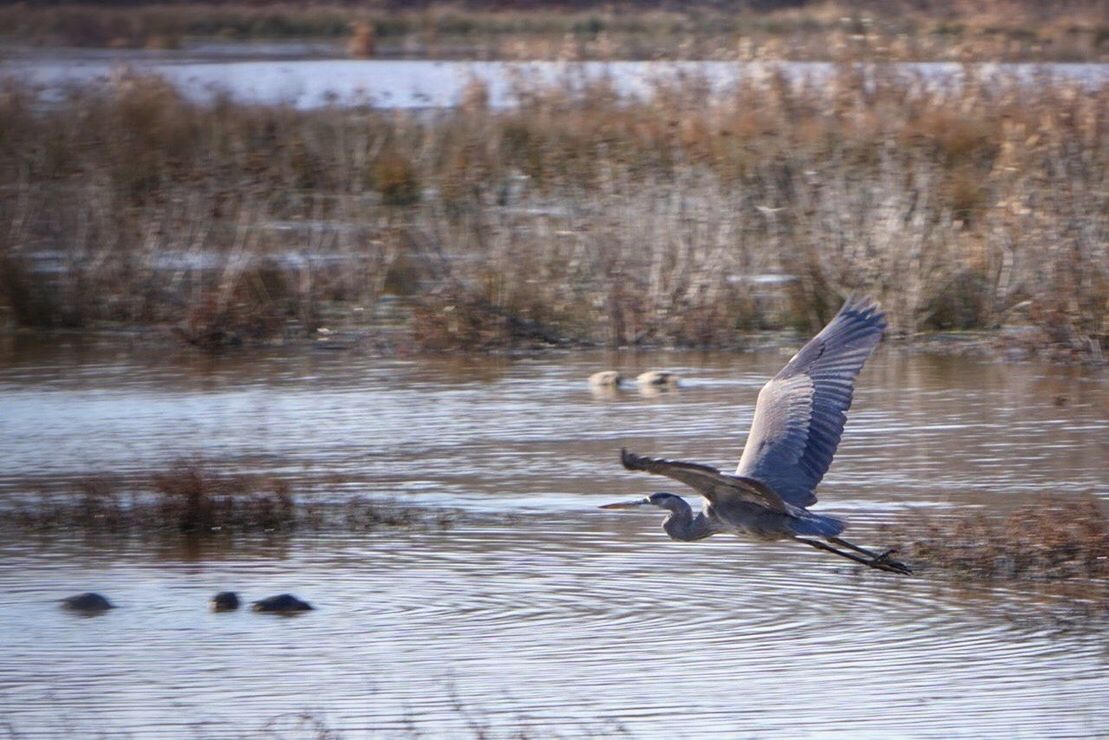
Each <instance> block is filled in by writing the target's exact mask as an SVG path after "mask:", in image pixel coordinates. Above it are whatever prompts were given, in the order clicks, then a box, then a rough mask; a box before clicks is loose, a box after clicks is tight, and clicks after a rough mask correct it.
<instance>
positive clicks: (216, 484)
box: [0, 460, 455, 536]
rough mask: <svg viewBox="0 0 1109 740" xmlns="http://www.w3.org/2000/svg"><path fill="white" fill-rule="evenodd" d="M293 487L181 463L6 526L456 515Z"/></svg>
mask: <svg viewBox="0 0 1109 740" xmlns="http://www.w3.org/2000/svg"><path fill="white" fill-rule="evenodd" d="M299 485H301V486H302V487H304V486H306V485H307V484H303V483H302V484H299ZM293 487H294V484H293V483H291V482H290V481H287V480H283V479H281V478H276V477H272V476H263V475H245V474H231V473H225V472H221V471H219V470H217V469H216V468H214V467H213V466H211V465H208V464H205V463H202V462H200V461H197V460H189V461H181V462H178V463H176V464H174V465H173V466H171V467H170V468H169V469H168V470H166V471H164V472H161V473H158V474H155V475H152V476H150V477H149V478H148V479H145V480H135V481H120V480H113V479H111V478H109V477H105V476H91V477H89V478H87V479H86V480H83V481H80V482H79V483H77V484H76V485H75V487H74V489H73V490H71V491H55V492H53V493H42V494H40V495H37V496H34V497H23V498H21V499H19V500H17V501H16V502H15V503H14V504H13V505H12V506H10V507H8V508H6V510H5V512H4V516H3V517H0V522H2V525H0V526H3V527H8V528H14V529H16V530H19V531H23V532H29V531H33V532H51V531H88V532H94V533H112V534H127V533H136V534H151V533H159V532H160V533H170V534H172V533H183V534H187V535H194V536H209V535H215V534H224V535H230V534H236V533H249V532H254V533H257V532H267V533H282V532H284V533H288V532H293V531H296V530H308V531H319V530H323V529H332V528H339V529H342V530H344V531H365V530H370V529H374V528H377V527H382V526H386V527H422V526H429V525H431V526H438V527H446V526H449V525H450V523H451V521H452V519H453V518H454V517H455V513H454V512H447V511H439V512H432V511H428V510H424V509H421V508H419V507H415V506H408V505H400V504H396V503H393V502H389V501H385V500H380V499H369V498H366V497H361V496H359V497H353V498H346V499H344V500H341V501H339V500H336V501H331V502H322V501H320V500H318V499H313V498H312V497H311V496H303V495H302V496H296V495H294V494H293Z"/></svg>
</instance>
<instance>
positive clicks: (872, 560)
mask: <svg viewBox="0 0 1109 740" xmlns="http://www.w3.org/2000/svg"><path fill="white" fill-rule="evenodd" d="M794 539H795V540H797V541H798V542H804V543H805V544H806V545H812V546H813V547H815V548H816V549H818V550H825V551H826V552H831V553H835V554H836V555H839V556H840V557H841V558H847V559H848V560H854V561H855V562H856V563H862V564H863V565H865V566H867V567H869V568H877V569H878V570H885V571H888V572H890V573H899V574H901V575H903V576H907V575H909V574H911V573H912V572H913V571H912V570H911V569H910V568H909V566H907V565H905V564H904V563H899V562H898V561H896V560H891V559H890V554H891V553H892V552H893V550H889V551H887V552H884V553H881V554H876V553H872V552H870V551H869V550H864V549H863V548H861V547H858V546H856V545H851V544H849V543H848V542H847V541H846V540H840V539H839V538H834V541H835V542H837V544H838V543H841V542H842V543H843V544H844V545H847V546H848V547H850V548H851V549H852V550H856V551H858V552H861V553H864V554H866V555H868V556H869V557H868V558H864V557H860V556H858V555H855V554H853V553H850V552H844V551H843V550H837V549H836V548H834V547H832V546H831V545H826V544H824V543H823V542H820V541H819V540H807V539H805V538H804V537H794ZM828 539H830V540H831V539H833V538H831V537H829V538H828Z"/></svg>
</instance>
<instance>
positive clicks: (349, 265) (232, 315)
mask: <svg viewBox="0 0 1109 740" xmlns="http://www.w3.org/2000/svg"><path fill="white" fill-rule="evenodd" d="M616 7H619V8H620V10H619V11H618V10H615V9H614V8H616ZM676 7H677V6H675V5H670V4H662V3H659V4H656V3H634V4H621V5H619V6H612V7H605V8H604V9H597V8H596V7H594V6H593V5H592V4H589V3H558V4H548V3H514V4H512V6H511V9H508V8H506V7H501V6H497V5H493V4H477V3H456V4H451V5H442V4H437V3H426V4H415V3H396V4H389V3H346V4H344V3H328V4H319V5H301V4H271V3H249V4H248V3H213V4H197V3H185V2H181V3H172V2H164V3H160V4H157V5H150V4H145V3H119V4H113V5H111V6H105V5H102V4H91V3H90V4H64V3H59V4H50V3H36V4H35V5H4V6H0V28H2V29H4V32H5V34H6V35H8V36H19V37H20V38H21V39H23V40H24V42H26V41H27V40H34V41H35V42H36V43H37V42H41V43H44V44H46V43H61V44H66V45H92V46H157V47H159V48H164V47H167V46H168V47H172V46H176V45H178V44H180V43H182V40H183V39H189V38H194V37H213V36H214V37H226V38H231V39H259V38H297V39H306V38H320V37H330V38H335V39H339V40H340V41H341V45H340V47H337V48H340V49H341V52H340V53H342V54H355V55H356V56H367V55H374V56H381V55H384V54H386V53H387V52H388V51H389V44H390V43H391V42H390V41H389V40H390V39H394V40H395V41H396V43H395V44H393V50H394V51H395V52H396V53H404V52H405V50H406V49H407V51H408V52H410V53H413V54H418V55H424V56H433V57H436V56H446V57H451V56H458V55H465V56H478V57H489V58H511V59H517V58H524V59H546V58H568V59H588V58H603V59H623V58H650V59H654V58H658V59H668V58H697V59H736V60H741V59H810V58H819V59H831V60H835V61H836V62H839V64H837V66H836V67H835V68H834V70H833V72H832V73H831V75H830V76H829V77H828V78H827V79H823V78H822V79H810V80H808V81H804V80H800V79H793V78H790V77H789V76H788V75H787V74H785V73H784V72H781V71H774V70H773V68H770V69H769V71H767V72H766V73H765V74H761V75H746V76H744V78H743V80H742V82H741V83H740V84H739V85H738V86H737V87H736V88H735V89H734V90H733V91H730V92H728V93H727V94H715V93H713V92H712V90H711V89H710V85H709V83H708V82H707V81H706V80H704V79H700V78H698V77H697V76H696V75H691V76H686V77H685V78H679V79H678V80H677V81H674V82H669V83H657V84H656V85H655V86H654V89H653V90H652V91H651V93H650V94H648V95H646V96H644V97H642V98H635V99H632V98H628V97H626V96H621V95H619V94H618V93H617V91H616V90H615V89H614V88H613V86H612V85H611V84H608V83H606V82H604V81H599V82H594V83H591V84H588V85H586V86H584V88H583V87H582V86H580V85H570V84H569V83H567V84H556V85H553V86H546V87H541V88H540V87H533V86H526V85H524V84H523V83H522V82H521V84H520V87H519V88H518V89H517V90H516V93H515V95H516V98H517V100H518V101H519V103H518V105H515V106H512V107H508V108H495V107H492V106H490V104H489V94H488V90H486V89H485V87H484V86H483V85H482V84H481V83H480V82H477V81H475V82H474V83H472V84H471V85H470V87H469V88H468V89H467V90H466V91H465V92H464V94H463V96H462V99H461V102H460V104H459V105H458V106H457V107H454V108H450V109H436V110H420V111H401V110H386V109H378V108H374V107H372V106H369V105H367V106H363V107H357V108H342V107H337V106H336V107H327V108H322V109H316V110H296V109H293V108H292V107H290V106H280V105H273V106H270V105H256V104H248V103H244V102H237V101H236V100H234V99H233V98H231V97H230V96H224V97H220V98H218V99H217V100H216V101H215V102H214V103H200V102H195V101H191V100H189V99H187V98H185V97H184V96H183V95H182V94H181V93H180V92H178V91H177V90H175V89H174V88H173V87H172V86H171V85H170V84H169V83H167V82H165V81H164V80H162V79H160V78H157V77H154V76H149V75H145V74H142V73H136V72H121V73H120V74H118V75H115V76H114V77H113V79H111V80H107V81H100V82H97V83H95V84H90V85H86V86H84V87H82V88H74V89H70V90H69V91H68V92H67V93H66V94H65V95H63V96H62V97H61V98H60V99H58V100H55V101H52V102H50V103H49V104H44V103H43V101H42V100H41V99H40V97H39V95H38V93H37V91H36V90H35V89H34V88H33V86H31V85H29V84H27V83H25V82H21V81H19V80H18V79H15V78H10V79H8V80H7V81H6V82H4V83H3V88H2V90H0V213H2V218H0V224H2V225H3V228H2V231H0V306H2V307H3V308H2V309H0V310H2V311H3V316H5V317H6V320H7V323H8V324H9V326H13V327H17V328H18V327H22V328H44V327H67V328H82V329H87V328H91V327H100V326H118V325H124V326H153V327H163V328H167V329H170V330H172V331H173V333H175V334H176V335H177V336H180V337H182V338H184V339H185V340H187V341H189V342H191V343H194V344H197V345H200V346H205V347H217V346H222V345H224V344H227V343H236V342H241V341H245V340H252V339H253V340H272V339H274V338H282V337H289V336H298V335H299V336H315V334H316V333H317V332H318V331H319V330H320V329H325V330H330V329H333V328H335V327H355V328H358V329H360V330H363V331H370V332H374V333H376V334H377V335H379V336H382V337H386V338H387V343H388V344H390V345H391V346H398V345H404V346H411V347H415V348H421V349H452V348H458V347H462V348H467V349H477V350H488V349H501V348H507V347H520V346H525V347H533V346H540V345H543V346H545V345H556V346H578V345H600V344H604V345H613V346H685V347H729V346H737V345H739V344H741V343H742V341H743V339H742V337H743V335H744V334H745V333H746V332H749V331H753V330H759V329H769V328H791V327H796V328H801V329H805V330H812V329H814V328H817V327H819V326H820V325H821V324H822V322H823V321H824V320H826V319H827V318H828V316H829V315H830V314H831V312H833V311H834V309H835V308H836V307H837V306H838V303H839V302H840V300H841V298H842V296H843V295H845V294H846V293H847V292H850V291H853V290H858V291H866V292H870V293H873V294H875V295H876V296H877V297H878V298H880V299H881V300H882V301H883V304H884V306H885V307H886V308H887V310H888V311H889V313H890V318H891V326H892V329H893V332H894V333H899V334H902V335H917V334H919V333H921V332H929V331H935V330H969V329H983V330H992V329H997V328H999V327H1002V326H1019V327H1022V329H1023V331H1022V333H1020V334H1018V335H1015V336H1018V337H1019V338H1018V339H1016V340H1013V339H1010V340H1007V341H1019V342H1020V343H1022V344H1024V345H1027V346H1028V347H1029V348H1032V349H1043V350H1045V351H1048V352H1050V353H1052V354H1054V355H1056V356H1059V357H1072V356H1095V357H1100V347H1101V346H1103V344H1104V342H1105V339H1106V337H1107V335H1109V320H1107V307H1109V257H1107V249H1109V247H1107V244H1109V221H1107V216H1109V196H1107V193H1109V189H1107V187H1106V174H1107V167H1106V165H1107V162H1109V156H1107V154H1109V152H1107V136H1106V135H1107V126H1109V91H1107V90H1106V86H1105V85H1104V84H1103V83H1100V82H1096V83H1094V84H1092V85H1091V84H1085V83H1078V82H1075V81H1073V80H1067V79H1064V78H1062V77H1060V76H1058V75H1054V74H1052V72H1051V71H1050V69H1044V70H1043V71H1042V72H1039V73H1037V76H1036V77H1034V78H1033V79H1029V78H1028V77H1021V76H1020V75H1019V74H1018V73H1017V72H1016V71H1014V70H1008V71H1006V69H1005V68H994V69H992V70H989V72H988V73H987V71H986V70H985V69H984V68H983V67H981V66H979V65H977V64H972V63H969V61H968V60H984V59H989V60H1010V59H1022V60H1023V59H1028V60H1044V59H1052V60H1060V59H1082V60H1087V61H1098V60H1101V59H1103V57H1104V54H1105V51H1106V43H1107V41H1106V26H1105V19H1106V18H1107V17H1109V15H1107V14H1106V13H1105V12H1104V11H1105V10H1106V4H1105V3H1099V2H1074V3H1062V4H1059V3H1043V2H1031V1H1030V0H1029V1H1024V2H999V3H928V2H899V3H893V4H887V3H851V4H842V3H840V4H834V3H833V4H827V3H778V2H755V3H738V4H737V3H693V4H682V5H681V8H682V9H681V10H677V9H675V8H676ZM945 29H946V30H945ZM1019 29H1024V31H1020V30H1019ZM152 39H163V40H164V43H163V41H158V42H157V43H155V42H153V41H152ZM459 39H465V40H466V42H467V43H466V44H461V43H459ZM888 59H911V60H921V59H958V60H961V61H964V62H967V64H966V66H965V67H964V68H963V70H962V73H963V75H964V78H963V81H962V82H961V83H959V84H955V85H949V86H942V85H941V86H938V87H937V86H936V85H930V84H926V83H927V81H926V80H925V78H924V77H923V76H922V75H919V74H911V73H909V74H906V73H904V72H903V71H902V72H899V73H894V72H893V71H892V69H891V68H890V67H885V66H882V65H877V66H873V65H871V66H860V65H859V64H857V62H874V61H882V60H888ZM1099 79H1100V78H1099Z"/></svg>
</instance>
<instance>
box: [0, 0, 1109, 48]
mask: <svg viewBox="0 0 1109 740" xmlns="http://www.w3.org/2000/svg"><path fill="white" fill-rule="evenodd" d="M581 5H582V4H580V3H568V2H567V3H559V2H552V3H524V4H513V5H512V6H511V9H509V8H507V7H505V6H504V5H501V6H499V7H497V6H496V5H495V4H492V3H441V2H432V3H419V4H413V3H399V2H396V3H376V2H375V3H342V2H331V3H327V2H324V3H312V4H296V3H281V2H269V3H266V2H263V3H256V2H251V3H246V2H239V3H235V2H228V3H221V2H213V3H207V4H204V3H173V2H163V3H121V4H119V5H105V4H103V3H92V2H85V3H82V2H74V3H58V4H54V3H50V4H16V5H9V6H5V7H0V35H2V36H6V37H8V38H11V39H15V40H18V41H19V42H21V43H26V42H28V41H32V42H36V43H39V44H62V45H67V46H83V47H131V48H143V47H145V48H153V49H165V48H175V47H178V46H180V45H182V44H184V43H188V42H190V41H195V40H210V39H222V40H237V41H244V40H274V39H277V40H294V39H295V40H318V39H324V40H334V41H336V42H339V43H343V44H347V47H346V48H347V49H348V50H349V51H350V53H351V54H353V55H355V56H371V55H374V54H382V53H385V54H415V55H420V56H434V57H455V58H457V57H468V58H506V59H562V58H574V59H614V58H618V59H734V58H774V59H782V58H785V59H820V60H836V59H844V58H848V57H850V58H855V57H857V56H858V55H859V54H865V55H866V56H868V57H873V58H881V59H905V60H940V59H943V60H951V59H955V60H967V59H983V60H1010V61H1011V60H1054V61H1096V60H1104V59H1105V58H1106V56H1107V55H1109V23H1107V22H1106V20H1105V18H1106V14H1105V13H1106V5H1105V3H1104V2H1103V1H1102V0H1071V1H1070V2H1065V3H1051V4H1044V3H1042V2H1034V1H1033V0H1008V1H996V0H995V1H994V2H988V3H974V4H970V3H945V4H935V3H915V2H908V1H904V2H894V3H889V2H858V1H856V2H810V3H802V4H795V3H776V2H761V3H749V4H745V5H742V6H740V7H739V8H738V9H734V8H732V9H728V10H727V11H724V10H721V9H720V7H719V5H717V4H714V3H707V2H706V3H681V4H660V3H648V2H641V3H623V4H615V5H609V6H606V7H604V8H601V9H598V8H585V9H583V8H582V7H581Z"/></svg>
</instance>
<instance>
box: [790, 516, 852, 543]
mask: <svg viewBox="0 0 1109 740" xmlns="http://www.w3.org/2000/svg"><path fill="white" fill-rule="evenodd" d="M792 524H793V533H794V534H800V535H808V536H810V537H837V536H839V534H840V532H842V531H843V530H844V529H846V528H847V522H845V521H843V520H842V519H836V518H835V517H831V516H824V515H823V514H813V513H811V512H808V511H806V512H805V513H804V515H803V516H800V517H797V518H796V519H794V520H793V522H792Z"/></svg>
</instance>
